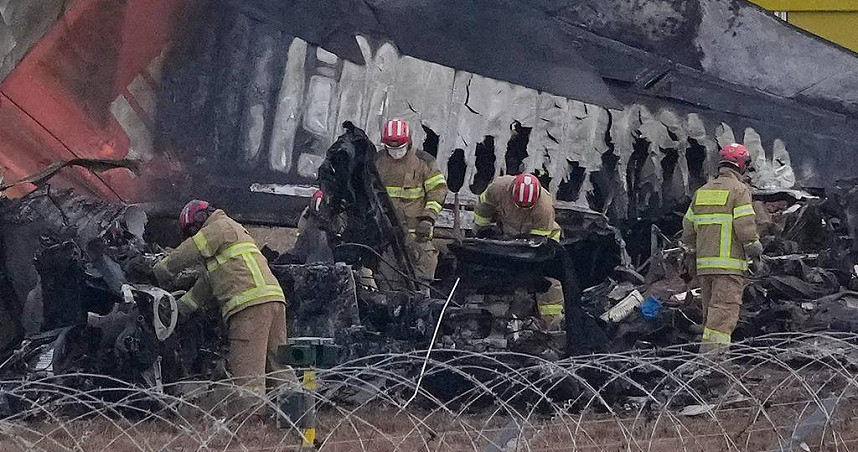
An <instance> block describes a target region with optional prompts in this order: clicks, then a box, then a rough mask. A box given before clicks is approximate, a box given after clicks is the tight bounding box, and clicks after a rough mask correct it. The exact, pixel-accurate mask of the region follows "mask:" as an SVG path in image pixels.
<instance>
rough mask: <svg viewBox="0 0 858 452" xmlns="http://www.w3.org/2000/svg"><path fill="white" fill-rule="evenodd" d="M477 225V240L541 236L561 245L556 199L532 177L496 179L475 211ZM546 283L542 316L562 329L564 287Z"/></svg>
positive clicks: (550, 280)
mask: <svg viewBox="0 0 858 452" xmlns="http://www.w3.org/2000/svg"><path fill="white" fill-rule="evenodd" d="M474 226H475V227H476V231H475V232H476V235H477V237H495V236H498V235H500V238H502V239H513V238H517V237H539V238H547V239H551V240H554V241H556V242H560V233H561V229H560V225H559V224H557V222H556V221H555V214H554V200H553V197H552V196H551V193H549V192H548V190H543V189H542V186H541V185H540V183H539V179H537V178H536V176H534V175H532V174H519V175H518V176H500V177H498V178H495V180H493V181H492V183H491V184H489V186H488V187H487V188H486V189H485V191H483V193H482V194H481V195H480V199H479V201H478V202H477V206H476V208H474ZM546 280H547V282H548V283H549V284H550V286H549V287H548V288H547V289H546V290H542V291H540V292H539V293H537V306H538V309H539V315H540V316H541V317H542V318H543V319H544V320H545V321H546V323H547V325H548V328H549V329H557V328H561V329H562V327H563V288H562V286H561V284H560V281H557V280H556V279H553V278H546Z"/></svg>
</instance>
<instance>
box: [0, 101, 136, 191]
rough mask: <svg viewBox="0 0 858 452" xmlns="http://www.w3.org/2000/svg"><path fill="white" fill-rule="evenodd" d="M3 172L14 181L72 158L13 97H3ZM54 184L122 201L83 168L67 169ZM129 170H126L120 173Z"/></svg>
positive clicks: (0, 129)
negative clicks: (54, 163)
mask: <svg viewBox="0 0 858 452" xmlns="http://www.w3.org/2000/svg"><path fill="white" fill-rule="evenodd" d="M0 124H3V127H0V173H2V175H3V177H4V180H5V181H14V180H18V179H20V178H22V177H23V176H26V175H29V174H33V173H35V172H37V171H39V170H41V169H42V168H44V167H45V166H47V165H49V164H50V163H52V162H55V161H57V160H68V159H70V158H72V157H74V156H73V155H72V153H71V152H69V151H68V150H67V149H65V147H64V146H63V145H62V143H60V142H59V140H57V139H56V138H55V137H53V136H52V135H51V134H49V133H48V132H47V130H45V129H44V128H43V127H41V126H40V125H39V124H38V123H36V121H34V120H33V118H31V117H30V116H28V115H27V114H26V113H25V112H24V111H23V110H21V109H20V108H18V107H17V106H16V105H15V104H14V103H13V102H12V101H11V100H9V98H7V97H6V96H4V95H2V94H0ZM62 171H63V172H62V174H61V175H60V176H58V177H56V178H55V179H54V180H52V181H51V183H52V184H56V185H58V186H60V187H72V188H75V189H77V190H79V191H81V192H82V193H89V194H92V195H96V196H100V197H102V198H105V199H110V200H118V198H117V196H116V194H115V193H114V192H113V190H111V189H110V188H109V187H108V186H107V185H106V184H105V183H104V182H102V181H101V180H99V179H98V177H96V176H95V175H93V174H92V173H91V172H89V171H86V170H83V169H81V168H67V169H64V170H62ZM120 171H125V170H120ZM33 188H34V187H33V186H32V185H29V184H27V185H21V186H19V187H14V188H10V189H9V190H7V191H6V192H4V193H5V195H7V196H10V197H15V196H21V195H23V194H25V193H28V192H29V191H31V190H32V189H33Z"/></svg>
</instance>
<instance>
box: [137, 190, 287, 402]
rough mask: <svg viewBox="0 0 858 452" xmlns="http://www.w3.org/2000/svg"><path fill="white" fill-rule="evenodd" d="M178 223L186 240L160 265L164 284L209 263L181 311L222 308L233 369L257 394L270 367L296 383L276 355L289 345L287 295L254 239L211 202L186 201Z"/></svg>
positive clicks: (261, 391)
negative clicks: (187, 271) (281, 365)
mask: <svg viewBox="0 0 858 452" xmlns="http://www.w3.org/2000/svg"><path fill="white" fill-rule="evenodd" d="M179 225H180V227H181V229H182V236H183V237H184V238H185V240H184V241H182V243H181V244H180V245H179V246H178V248H176V249H175V250H173V251H172V252H170V253H169V255H168V256H167V257H166V258H164V260H162V261H161V262H159V263H158V264H157V265H156V266H155V269H154V270H155V276H156V277H157V279H158V281H159V283H160V284H162V285H163V284H166V285H169V284H170V282H171V281H174V280H175V277H176V276H177V275H178V274H179V273H180V272H182V271H183V270H186V269H189V268H193V267H195V266H204V267H205V272H204V273H203V275H202V276H200V277H199V278H198V279H197V281H196V283H195V284H194V286H193V288H191V290H189V291H188V292H187V293H186V294H185V295H183V296H182V297H181V298H180V299H179V310H180V312H181V313H182V314H183V315H187V314H189V313H191V312H193V311H195V310H197V309H198V308H199V307H216V308H219V309H220V312H221V315H222V316H223V319H224V321H225V322H226V325H227V327H228V331H229V369H230V372H231V373H232V375H233V377H235V380H236V383H237V384H239V385H241V386H243V387H244V388H245V389H247V390H248V391H250V392H252V393H254V394H255V396H262V395H264V393H265V377H264V375H265V371H266V368H267V369H268V370H269V371H272V372H273V371H278V372H279V373H278V375H276V377H278V378H281V379H284V380H285V381H289V382H290V383H291V382H292V381H293V380H294V379H295V376H294V375H292V374H291V373H289V372H286V371H285V370H286V368H284V367H280V366H279V365H278V364H277V362H276V361H275V359H274V356H275V354H276V353H277V347H278V346H279V345H282V344H286V298H285V296H284V295H283V289H281V288H280V284H279V283H278V282H277V279H276V278H275V277H274V275H273V274H272V273H271V269H270V268H268V261H267V260H266V259H265V257H264V256H263V255H262V253H261V252H260V251H259V248H258V247H257V246H256V243H255V242H254V241H253V238H252V237H250V235H249V234H248V233H247V230H245V229H244V227H243V226H242V225H240V224H239V223H237V222H236V221H234V220H233V219H231V218H229V217H228V216H227V215H226V214H225V213H224V212H223V211H222V210H215V209H214V208H212V207H211V206H210V205H209V203H208V202H206V201H197V200H194V201H191V202H189V203H188V204H187V205H185V207H184V209H182V212H181V214H180V215H179ZM251 397H254V396H251ZM259 400H261V397H260V399H259Z"/></svg>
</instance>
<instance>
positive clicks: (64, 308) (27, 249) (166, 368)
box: [0, 185, 222, 414]
mask: <svg viewBox="0 0 858 452" xmlns="http://www.w3.org/2000/svg"><path fill="white" fill-rule="evenodd" d="M0 208H2V217H0V219H2V233H3V242H2V243H3V280H2V284H3V290H4V295H5V296H4V298H3V303H4V310H5V311H6V312H7V313H9V315H7V316H4V317H3V319H2V322H3V329H4V330H5V331H7V332H12V331H14V332H15V334H14V335H11V334H7V335H6V336H4V338H3V339H4V342H3V343H2V344H0V362H2V365H0V380H8V379H10V378H19V377H21V376H24V377H28V378H30V377H32V378H35V379H44V378H49V377H53V378H56V379H57V380H58V381H59V382H60V383H62V384H67V385H70V386H73V387H80V388H82V389H87V388H90V389H108V388H110V387H115V386H116V385H117V380H121V381H124V382H127V383H129V384H133V385H139V386H141V387H145V388H153V389H155V390H156V391H160V390H161V389H162V385H163V383H164V382H171V381H176V380H179V379H181V378H187V377H189V376H191V375H206V376H211V375H212V373H213V371H212V369H216V368H217V367H218V357H217V355H218V353H210V352H208V350H217V348H218V344H219V343H220V341H221V339H220V338H219V335H218V334H217V332H218V330H219V328H218V323H217V321H216V320H217V319H216V320H215V321H211V320H209V319H207V318H206V317H205V316H199V317H198V318H194V319H191V320H190V321H189V322H188V323H187V324H186V325H183V326H182V328H180V329H177V328H176V325H177V319H178V309H177V305H176V300H175V299H174V298H173V296H172V295H171V294H170V293H169V292H167V291H165V290H163V289H161V288H158V287H154V286H151V285H149V284H150V283H151V282H152V278H151V273H150V268H151V265H152V263H153V262H154V261H155V260H156V259H157V255H158V252H159V249H158V247H157V246H154V245H151V244H149V243H147V242H146V241H145V240H144V238H143V234H144V229H145V225H146V221H147V217H146V214H145V213H144V212H143V211H142V210H141V209H139V208H138V207H134V206H127V205H121V204H111V203H107V202H104V201H100V200H95V199H91V198H87V197H84V196H79V195H75V194H74V193H72V192H71V191H69V190H61V191H60V190H55V189H52V188H51V187H50V186H47V185H46V186H44V187H42V188H40V189H38V190H36V191H34V192H32V193H30V194H29V195H27V196H25V197H24V198H21V199H17V200H8V199H5V200H3V204H2V206H1V207H0ZM203 323H204V325H202V324H203ZM220 367H222V366H220ZM82 374H86V375H89V376H82ZM96 375H103V377H96ZM101 394H102V395H103V396H104V397H106V398H110V397H122V395H121V394H120V393H118V392H117V393H110V392H109V391H107V392H104V393H101ZM111 394H112V395H111ZM26 404H27V402H26V401H23V400H18V401H15V402H14V403H11V405H10V404H9V403H7V404H6V406H16V407H18V408H23V407H26ZM0 414H3V413H0ZM7 414H8V413H7Z"/></svg>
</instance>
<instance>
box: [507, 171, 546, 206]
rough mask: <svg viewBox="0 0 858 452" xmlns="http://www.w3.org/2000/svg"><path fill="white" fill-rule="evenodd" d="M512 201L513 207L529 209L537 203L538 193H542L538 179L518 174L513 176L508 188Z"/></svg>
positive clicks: (529, 175) (530, 175)
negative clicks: (510, 185)
mask: <svg viewBox="0 0 858 452" xmlns="http://www.w3.org/2000/svg"><path fill="white" fill-rule="evenodd" d="M510 191H511V193H510V194H511V195H512V200H513V202H515V205H517V206H518V207H522V208H525V209H529V208H531V207H533V206H535V205H536V202H537V201H539V193H540V192H541V191H542V190H541V187H540V185H539V179H537V178H536V176H534V175H533V174H519V175H518V176H515V179H513V181H512V187H511V188H510Z"/></svg>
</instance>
